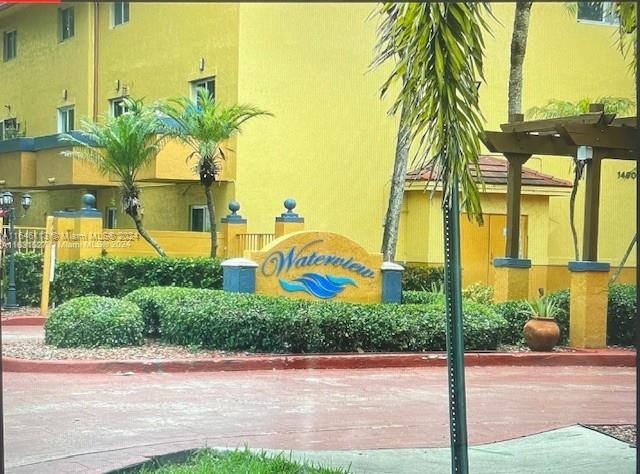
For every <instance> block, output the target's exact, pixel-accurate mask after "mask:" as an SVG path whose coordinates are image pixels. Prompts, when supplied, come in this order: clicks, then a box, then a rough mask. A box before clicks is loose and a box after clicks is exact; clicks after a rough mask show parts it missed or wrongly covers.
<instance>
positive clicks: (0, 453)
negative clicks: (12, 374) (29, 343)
mask: <svg viewBox="0 0 640 474" xmlns="http://www.w3.org/2000/svg"><path fill="white" fill-rule="evenodd" d="M4 255H5V251H4V241H0V275H2V274H3V271H4V268H3V266H4V261H5V260H4ZM2 281H3V279H2V278H0V295H1V294H2V290H3V289H4V288H2ZM0 354H2V305H1V304H0ZM3 379H4V366H3V365H2V357H0V474H4V383H3Z"/></svg>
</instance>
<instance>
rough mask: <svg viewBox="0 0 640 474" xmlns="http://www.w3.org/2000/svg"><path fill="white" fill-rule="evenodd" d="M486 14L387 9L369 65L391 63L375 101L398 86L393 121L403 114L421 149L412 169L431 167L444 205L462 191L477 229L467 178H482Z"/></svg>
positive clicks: (463, 9)
mask: <svg viewBox="0 0 640 474" xmlns="http://www.w3.org/2000/svg"><path fill="white" fill-rule="evenodd" d="M486 13H489V14H491V12H490V10H489V7H488V5H487V4H481V3H474V2H460V3H435V2H425V3H394V2H385V3H383V5H382V7H381V8H380V14H381V15H382V21H381V24H380V27H379V30H378V35H379V42H378V45H377V48H376V51H377V57H376V59H375V60H374V62H373V66H379V65H381V64H383V63H387V62H388V61H389V60H394V61H395V64H394V68H393V70H392V72H391V74H390V75H389V78H388V79H387V80H386V81H385V82H384V84H383V85H382V87H381V91H380V93H381V96H385V95H386V94H387V93H388V91H389V89H390V87H391V86H392V85H394V84H400V85H401V90H400V93H399V94H398V96H397V98H396V100H395V101H394V103H393V105H392V107H391V110H390V113H395V112H396V111H398V110H399V109H400V106H401V105H404V106H405V107H406V108H407V125H408V126H409V127H410V129H411V141H412V142H414V143H417V144H418V146H417V152H416V155H415V157H414V159H413V166H414V167H417V168H421V167H424V166H426V165H429V164H431V165H433V169H434V171H435V173H436V176H437V180H438V181H441V182H442V187H443V202H450V199H449V198H450V193H451V191H452V189H453V187H454V183H459V185H460V190H461V195H462V205H463V207H464V209H465V210H466V212H467V213H468V215H469V216H470V217H474V218H476V219H477V220H478V221H482V208H481V204H480V194H479V190H478V185H477V183H476V182H475V180H474V179H473V174H472V172H473V170H474V169H475V170H476V172H478V171H479V163H478V155H479V152H480V138H479V137H480V135H481V133H482V128H483V127H482V122H483V117H482V115H481V113H480V112H479V109H478V83H479V82H478V81H479V80H484V76H483V72H482V63H483V51H484V40H483V32H485V31H487V23H486V20H485V18H484V16H483V15H484V14H486ZM477 175H478V176H480V173H477Z"/></svg>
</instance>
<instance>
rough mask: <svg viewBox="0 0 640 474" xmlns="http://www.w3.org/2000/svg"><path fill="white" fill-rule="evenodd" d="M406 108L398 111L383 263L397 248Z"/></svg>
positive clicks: (404, 165) (404, 164) (407, 143)
mask: <svg viewBox="0 0 640 474" xmlns="http://www.w3.org/2000/svg"><path fill="white" fill-rule="evenodd" d="M405 110H406V108H405V107H404V106H402V110H401V111H400V123H399V125H398V138H397V140H396V154H395V159H394V160H393V174H392V176H391V188H390V189H389V203H388V204H387V212H386V214H385V217H384V230H383V233H382V257H383V258H384V261H385V262H391V261H393V260H394V259H395V257H396V248H397V246H398V227H399V226H400V213H401V210H402V199H403V197H404V184H405V182H406V179H407V167H408V164H409V146H410V140H409V134H410V130H409V127H408V126H407V125H405V122H406V116H407V114H406V113H405Z"/></svg>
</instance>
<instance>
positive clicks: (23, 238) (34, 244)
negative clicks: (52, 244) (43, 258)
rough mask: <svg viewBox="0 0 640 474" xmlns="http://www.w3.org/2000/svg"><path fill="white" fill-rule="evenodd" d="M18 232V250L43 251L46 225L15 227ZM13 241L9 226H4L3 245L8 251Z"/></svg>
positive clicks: (24, 251)
mask: <svg viewBox="0 0 640 474" xmlns="http://www.w3.org/2000/svg"><path fill="white" fill-rule="evenodd" d="M14 230H15V233H16V252H21V253H26V252H36V253H42V251H43V249H44V243H45V228H44V227H14ZM10 242H11V239H10V235H9V226H8V225H3V226H2V245H1V246H0V247H2V249H3V251H4V252H5V253H6V252H7V250H8V249H9V244H10Z"/></svg>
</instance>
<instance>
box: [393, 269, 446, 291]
mask: <svg viewBox="0 0 640 474" xmlns="http://www.w3.org/2000/svg"><path fill="white" fill-rule="evenodd" d="M442 285H444V267H414V266H407V267H406V268H405V269H404V272H402V289H403V290H406V291H430V290H431V289H432V288H433V287H434V286H438V287H441V286H442Z"/></svg>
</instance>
